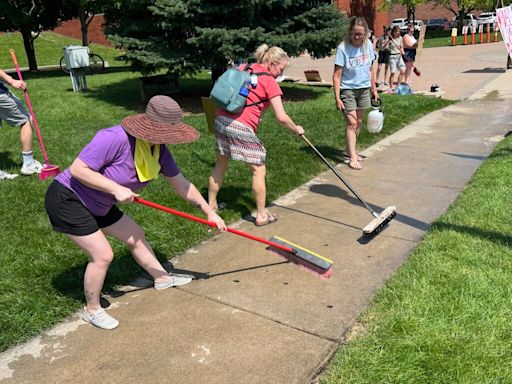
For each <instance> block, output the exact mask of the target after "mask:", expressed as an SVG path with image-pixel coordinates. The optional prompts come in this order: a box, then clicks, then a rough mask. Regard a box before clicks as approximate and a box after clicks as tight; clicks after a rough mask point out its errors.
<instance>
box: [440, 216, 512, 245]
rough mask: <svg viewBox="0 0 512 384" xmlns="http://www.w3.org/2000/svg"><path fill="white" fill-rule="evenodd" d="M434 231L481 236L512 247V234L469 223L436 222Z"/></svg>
mask: <svg viewBox="0 0 512 384" xmlns="http://www.w3.org/2000/svg"><path fill="white" fill-rule="evenodd" d="M432 230H433V231H446V230H447V231H455V232H458V233H461V234H467V235H470V236H472V237H479V238H481V239H484V240H489V241H491V242H493V243H499V244H501V245H504V246H506V247H512V236H511V235H505V234H503V233H499V232H495V231H488V230H485V229H482V228H476V227H470V226H467V225H458V224H451V223H442V222H441V223H439V222H438V223H435V224H433V225H432Z"/></svg>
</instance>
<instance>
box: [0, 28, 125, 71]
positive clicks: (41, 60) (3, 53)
mask: <svg viewBox="0 0 512 384" xmlns="http://www.w3.org/2000/svg"><path fill="white" fill-rule="evenodd" d="M66 45H82V42H81V41H80V40H76V39H72V38H70V37H66V36H62V35H58V34H56V33H53V32H42V33H41V34H40V35H39V37H38V38H37V39H35V40H34V48H35V51H36V59H37V65H38V66H43V65H59V62H60V59H61V57H62V56H63V55H64V50H63V49H64V47H65V46H66ZM11 48H12V49H14V51H15V53H16V58H17V60H18V65H19V66H20V67H22V68H23V67H28V60H27V56H26V54H25V48H24V47H23V40H22V39H21V35H20V33H19V32H4V33H0V68H1V69H4V70H5V69H8V68H14V63H13V61H12V58H11V55H10V53H9V49H11ZM89 48H90V49H91V51H92V52H94V53H97V54H98V55H100V56H101V57H102V58H103V60H105V61H107V62H108V64H109V66H111V67H113V66H119V65H124V64H122V62H120V61H118V60H117V57H118V56H119V55H120V52H118V51H116V50H115V49H112V48H107V47H104V46H102V45H98V44H90V45H89ZM68 76H69V75H68Z"/></svg>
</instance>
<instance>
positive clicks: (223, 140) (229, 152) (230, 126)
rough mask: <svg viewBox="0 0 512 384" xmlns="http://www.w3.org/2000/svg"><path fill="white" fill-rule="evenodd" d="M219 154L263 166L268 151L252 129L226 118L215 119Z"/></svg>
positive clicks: (218, 117)
mask: <svg viewBox="0 0 512 384" xmlns="http://www.w3.org/2000/svg"><path fill="white" fill-rule="evenodd" d="M215 138H216V139H217V152H219V153H220V154H221V155H224V156H228V157H229V158H231V159H233V160H239V161H243V162H245V163H249V164H255V165H263V164H265V157H266V155H267V150H266V149H265V147H264V146H263V143H262V142H261V140H260V139H259V138H258V137H257V136H256V134H255V133H254V131H253V130H252V128H251V127H249V126H247V125H245V124H242V123H240V122H238V121H236V120H233V119H230V118H229V117H225V116H217V117H215Z"/></svg>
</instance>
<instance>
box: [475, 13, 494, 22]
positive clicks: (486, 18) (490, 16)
mask: <svg viewBox="0 0 512 384" xmlns="http://www.w3.org/2000/svg"><path fill="white" fill-rule="evenodd" d="M477 20H478V25H480V24H495V23H496V22H497V21H498V19H497V18H496V12H482V13H481V14H480V16H478V17H477Z"/></svg>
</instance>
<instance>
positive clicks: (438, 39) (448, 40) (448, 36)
mask: <svg viewBox="0 0 512 384" xmlns="http://www.w3.org/2000/svg"><path fill="white" fill-rule="evenodd" d="M485 41H487V34H486V32H485V29H484V39H483V42H484V44H487V43H485ZM493 41H494V32H493V31H492V28H491V43H492V42H493ZM498 41H502V38H501V33H499V32H498ZM463 43H464V36H463V35H461V34H458V36H457V38H456V44H457V45H462V44H463ZM466 43H467V44H468V45H469V44H471V34H468V35H467V41H466ZM475 44H480V34H479V33H476V34H475ZM489 44H490V43H489ZM451 45H452V31H451V29H450V30H448V31H428V32H427V33H426V34H425V42H424V43H423V47H424V48H436V47H449V46H451Z"/></svg>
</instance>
